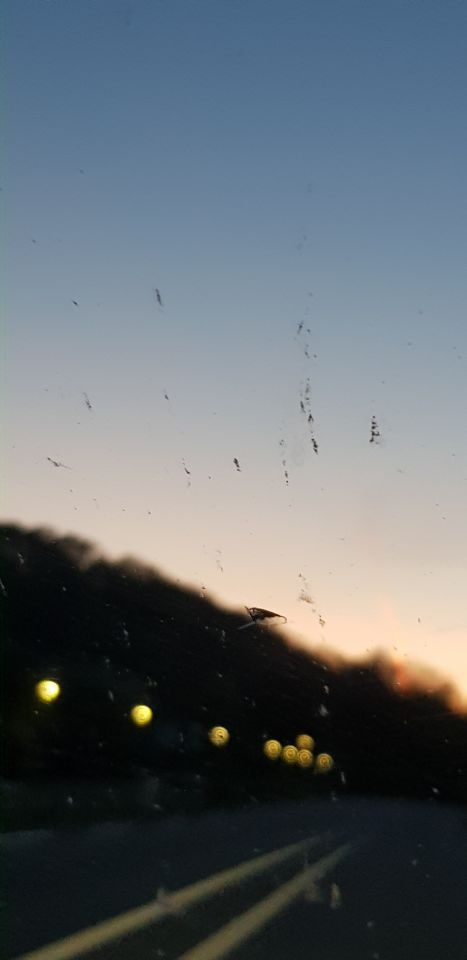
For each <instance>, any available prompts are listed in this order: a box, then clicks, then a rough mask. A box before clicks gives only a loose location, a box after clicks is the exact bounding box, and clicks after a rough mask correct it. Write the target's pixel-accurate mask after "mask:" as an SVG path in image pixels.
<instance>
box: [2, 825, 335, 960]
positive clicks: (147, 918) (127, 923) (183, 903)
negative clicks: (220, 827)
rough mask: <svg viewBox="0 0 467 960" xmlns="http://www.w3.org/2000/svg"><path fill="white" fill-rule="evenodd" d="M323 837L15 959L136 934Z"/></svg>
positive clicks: (66, 958) (49, 955)
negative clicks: (137, 931)
mask: <svg viewBox="0 0 467 960" xmlns="http://www.w3.org/2000/svg"><path fill="white" fill-rule="evenodd" d="M323 836H324V835H321V836H316V837H309V838H308V839H307V840H302V841H300V842H299V843H292V844H289V846H287V847H281V848H280V849H278V850H273V851H272V852H271V853H265V854H262V855H261V856H259V857H254V858H253V859H252V860H244V861H243V862H242V863H239V864H237V865H236V866H235V867H229V868H228V869H227V870H221V871H220V872H219V873H214V874H211V876H209V877H206V878H205V879H203V880H197V881H196V882H195V883H192V884H190V885H189V886H187V887H182V888H181V889H180V890H176V891H174V893H168V894H167V895H166V896H165V897H164V901H163V903H162V902H161V900H160V899H155V900H150V901H149V903H145V904H142V905H141V906H139V907H134V908H133V909H132V910H127V911H125V912H124V913H120V914H118V915H117V916H116V917H111V918H110V919H109V920H103V921H102V922H101V923H97V924H95V925H94V926H92V927H86V928H85V929H84V930H79V931H78V932H77V933H72V934H71V935H70V936H68V937H63V939H61V940H56V941H55V942H54V943H49V944H48V945H47V946H45V947H39V948H38V949H37V950H31V951H30V952H29V953H23V954H22V955H21V956H19V957H17V958H16V960H70V958H72V957H78V956H81V955H82V954H85V953H89V952H90V951H91V950H95V949H97V948H98V947H102V946H103V945H104V944H106V943H111V942H112V941H113V940H117V939H118V938H120V937H124V936H127V935H128V934H129V933H134V932H135V931H136V930H142V929H143V928H144V927H148V926H150V925H151V924H153V923H157V922H158V921H159V920H161V919H162V918H163V917H166V916H167V915H168V914H170V913H172V912H174V913H175V912H176V911H178V910H186V909H187V908H188V907H191V906H192V905H193V904H195V903H197V902H199V901H200V900H204V899H208V897H212V896H213V895H214V894H215V893H218V892H219V891H220V890H222V889H223V888H224V887H225V886H227V885H229V884H230V885H232V886H234V885H237V884H238V883H241V882H242V881H243V880H246V879H247V878H248V877H253V876H255V874H258V873H262V872H263V871H264V870H267V869H268V868H269V867H273V866H275V865H276V864H278V863H282V862H283V861H284V860H288V859H289V857H293V856H294V855H295V854H297V853H300V852H302V853H303V852H304V851H305V850H309V849H310V847H313V846H315V845H316V844H317V843H318V842H319V840H320V839H322V838H323Z"/></svg>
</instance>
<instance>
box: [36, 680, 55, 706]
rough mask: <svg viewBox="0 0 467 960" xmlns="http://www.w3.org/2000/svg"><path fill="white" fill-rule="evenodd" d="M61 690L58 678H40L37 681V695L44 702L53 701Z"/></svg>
mask: <svg viewBox="0 0 467 960" xmlns="http://www.w3.org/2000/svg"><path fill="white" fill-rule="evenodd" d="M60 692H61V691H60V684H59V683H57V681H56V680H39V683H36V696H37V698H38V700H40V701H41V702H42V703H53V701H54V700H56V699H57V697H59V696H60Z"/></svg>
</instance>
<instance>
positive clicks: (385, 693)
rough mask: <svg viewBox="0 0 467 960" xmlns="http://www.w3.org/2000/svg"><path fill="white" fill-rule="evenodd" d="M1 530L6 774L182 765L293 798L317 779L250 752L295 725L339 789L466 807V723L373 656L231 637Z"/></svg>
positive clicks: (200, 616)
mask: <svg viewBox="0 0 467 960" xmlns="http://www.w3.org/2000/svg"><path fill="white" fill-rule="evenodd" d="M1 534H2V536H1V560H2V564H1V565H2V569H1V578H2V583H3V588H4V589H3V591H2V594H3V597H2V602H3V604H4V606H5V614H4V618H3V622H4V627H3V632H4V638H5V642H4V663H5V666H6V683H5V684H4V691H3V698H2V700H3V716H2V738H3V758H4V765H5V768H6V774H7V776H8V777H9V778H10V779H15V778H21V779H22V780H24V779H28V778H31V779H32V778H37V777H43V776H44V775H46V776H47V777H49V778H51V777H52V778H53V777H61V776H64V775H66V776H70V775H73V776H75V777H77V776H80V777H86V778H88V779H89V778H91V779H92V778H99V777H102V776H103V775H104V776H110V775H112V776H117V775H118V776H120V777H121V776H135V775H137V774H138V772H140V771H142V770H149V771H151V772H154V773H156V774H159V775H160V776H165V777H167V778H170V777H171V776H173V775H174V772H176V771H179V773H183V775H185V776H186V777H187V783H189V782H190V777H193V778H195V779H196V777H201V776H202V777H204V778H206V779H207V780H209V778H210V777H212V778H214V779H215V778H217V780H218V782H221V781H222V778H223V781H222V782H224V783H225V784H226V785H227V784H229V785H230V787H231V788H232V787H233V785H235V788H236V790H237V791H238V792H239V793H241V789H242V788H243V787H244V788H245V792H248V791H249V790H250V791H251V784H252V783H254V784H255V790H256V793H257V794H261V791H263V795H264V796H269V797H272V796H275V795H278V796H279V795H284V793H285V794H287V795H296V794H297V793H299V794H301V795H304V794H307V793H312V792H313V791H314V790H316V789H321V784H322V782H323V778H322V777H317V776H315V775H313V773H312V771H310V770H307V771H305V770H298V769H288V768H286V765H285V764H283V763H281V761H279V762H277V763H272V762H271V761H268V760H266V758H265V757H264V756H263V753H262V745H263V742H264V741H265V740H266V739H267V738H269V737H274V738H277V739H279V740H280V741H281V742H282V743H293V741H294V739H295V737H296V735H297V734H298V733H301V732H308V733H310V734H311V735H312V736H313V737H314V738H315V740H316V744H317V749H318V750H321V751H326V752H329V753H330V754H331V755H332V756H333V758H334V760H335V769H334V771H333V773H332V775H331V776H330V777H329V778H328V780H327V782H328V784H331V783H332V787H333V789H335V790H336V791H338V790H346V791H359V792H364V793H379V794H391V795H400V796H423V797H427V798H432V799H433V800H434V799H446V800H455V801H465V800H466V798H467V786H466V768H465V744H466V733H467V721H466V719H465V718H463V717H460V716H458V715H456V714H454V713H452V712H450V711H449V710H448V708H447V706H446V702H445V700H444V698H443V697H442V695H441V694H438V695H436V696H434V695H432V696H429V695H427V694H424V693H422V692H420V693H419V694H417V695H411V696H410V697H409V696H400V695H399V694H398V693H397V692H396V691H395V690H394V689H392V688H391V687H390V686H389V685H388V684H387V683H386V681H385V679H384V669H383V667H384V664H383V663H382V662H380V661H373V662H369V663H368V664H367V665H366V666H362V664H357V665H354V664H352V665H350V664H349V665H347V666H346V667H344V668H339V669H336V670H334V669H332V668H331V667H330V666H329V665H327V664H326V663H324V662H321V661H320V660H319V659H317V658H315V657H312V656H311V655H308V654H307V653H305V652H303V651H301V650H298V649H296V648H291V647H290V646H289V645H287V644H286V643H285V642H284V640H283V639H282V638H281V635H280V632H279V631H278V630H277V628H274V629H268V628H265V627H260V626H259V625H258V626H257V625H254V626H252V627H251V629H248V630H244V631H239V630H238V627H239V626H241V625H242V624H243V623H244V622H245V618H244V617H242V616H241V615H239V614H234V613H231V612H229V611H226V610H225V609H222V608H220V607H218V606H215V605H214V604H213V603H212V602H210V600H209V599H207V598H206V597H204V596H203V595H200V594H199V593H196V592H195V591H193V590H189V589H187V588H184V587H181V586H180V585H178V584H176V583H173V582H170V581H168V580H167V579H165V578H164V577H162V576H160V575H159V574H158V573H157V572H155V571H154V570H151V569H149V568H147V567H144V566H142V565H140V564H138V563H137V562H136V561H134V560H125V561H122V562H119V563H110V562H109V561H107V560H104V559H102V558H101V557H100V556H99V555H98V554H97V553H95V552H94V550H93V547H92V546H91V545H90V544H89V543H87V542H84V541H81V540H79V539H77V538H75V537H65V538H57V537H55V536H54V535H53V534H52V533H50V532H48V531H43V530H42V531H41V530H39V531H37V530H36V531H26V530H24V529H21V528H19V527H17V526H13V525H10V526H4V527H2V529H1ZM44 677H51V678H53V679H56V680H57V681H58V682H59V683H60V686H61V695H60V697H59V698H58V700H57V701H56V703H54V704H53V705H50V706H48V705H43V704H40V703H39V702H38V700H37V697H36V696H35V685H36V683H37V682H38V680H40V679H42V678H44ZM136 703H144V704H148V705H150V706H151V708H152V709H153V711H154V719H153V722H152V723H151V724H149V725H148V727H145V728H144V729H143V728H137V727H135V726H134V724H132V723H131V722H130V719H129V711H130V709H131V707H132V706H133V705H134V704H136ZM216 724H221V725H223V726H225V727H226V728H228V730H229V732H230V737H231V739H230V742H229V744H228V747H227V748H226V749H224V750H216V749H215V748H214V747H212V746H211V744H210V743H209V739H208V731H209V729H210V728H211V727H212V726H213V725H216ZM219 778H220V780H219ZM226 790H227V786H226Z"/></svg>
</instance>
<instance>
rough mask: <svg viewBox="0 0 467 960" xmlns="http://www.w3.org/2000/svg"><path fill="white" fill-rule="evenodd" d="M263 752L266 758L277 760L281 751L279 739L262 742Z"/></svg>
mask: <svg viewBox="0 0 467 960" xmlns="http://www.w3.org/2000/svg"><path fill="white" fill-rule="evenodd" d="M263 753H264V755H265V756H266V757H267V758H268V760H278V759H279V757H280V755H281V753H282V744H281V743H280V741H279V740H266V743H264V744H263Z"/></svg>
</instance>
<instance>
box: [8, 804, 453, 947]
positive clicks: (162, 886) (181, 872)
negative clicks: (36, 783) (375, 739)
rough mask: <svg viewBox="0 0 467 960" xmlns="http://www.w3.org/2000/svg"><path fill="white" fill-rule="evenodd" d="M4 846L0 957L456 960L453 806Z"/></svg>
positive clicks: (264, 811) (309, 813)
mask: <svg viewBox="0 0 467 960" xmlns="http://www.w3.org/2000/svg"><path fill="white" fill-rule="evenodd" d="M1 846H2V849H3V854H2V855H3V862H4V866H6V874H7V894H8V896H7V915H8V918H9V923H8V938H7V944H6V951H5V954H4V955H5V957H8V958H11V957H18V956H24V955H25V954H27V956H28V960H29V958H31V960H32V958H34V960H65V958H67V957H76V958H79V957H81V956H86V957H88V958H89V960H97V958H99V960H111V958H115V960H146V958H148V960H149V958H150V960H160V958H162V960H181V958H183V960H211V958H212V960H216V958H221V957H227V956H228V957H231V958H233V960H276V958H277V960H302V958H303V960H305V958H306V960H441V958H442V960H465V957H466V956H467V811H465V810H462V809H460V810H459V809H455V808H448V807H442V806H438V805H436V804H435V803H430V804H425V805H423V804H415V803H413V804H412V803H407V802H404V803H402V802H398V801H393V802H389V801H366V800H356V799H352V800H345V801H344V800H338V801H337V802H331V801H329V802H326V801H316V802H309V803H307V804H306V805H305V804H300V805H281V806H272V805H271V806H269V807H268V806H264V807H256V808H254V809H250V810H246V811H245V810H244V811H228V812H215V813H212V812H211V813H206V814H204V815H201V816H197V817H173V818H168V819H165V820H160V821H159V822H158V823H148V822H145V823H131V824H128V823H127V824H118V823H112V824H101V825H96V826H92V827H81V828H73V829H69V830H62V831H52V830H47V831H44V830H42V831H27V832H21V833H11V834H8V835H4V836H3V838H2V840H1ZM219 874H221V875H220V876H219ZM90 928H92V929H90ZM63 938H64V939H63Z"/></svg>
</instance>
